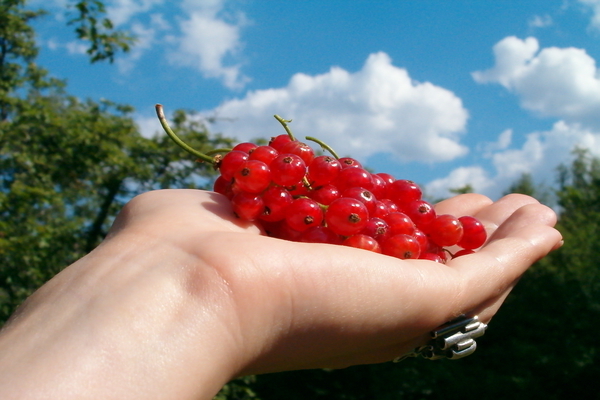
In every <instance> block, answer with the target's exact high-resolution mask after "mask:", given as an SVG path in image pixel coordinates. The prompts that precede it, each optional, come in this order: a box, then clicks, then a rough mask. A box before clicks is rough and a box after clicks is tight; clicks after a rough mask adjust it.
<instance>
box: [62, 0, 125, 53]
mask: <svg viewBox="0 0 600 400" xmlns="http://www.w3.org/2000/svg"><path fill="white" fill-rule="evenodd" d="M70 7H71V8H72V9H73V10H75V15H74V16H72V18H71V19H70V20H69V25H74V26H75V33H76V34H77V38H78V39H81V40H84V41H87V42H89V48H88V50H87V53H88V55H89V56H90V61H91V62H92V63H94V62H97V61H102V60H108V61H110V62H111V63H112V62H113V61H114V57H115V54H116V53H117V52H119V51H125V52H127V51H129V50H130V48H131V45H132V44H133V43H134V42H135V38H134V37H133V36H132V35H131V34H129V33H128V32H124V31H120V30H116V29H115V27H114V26H113V23H112V21H111V20H110V19H108V18H106V17H104V14H105V13H106V9H105V7H104V3H103V2H101V1H98V0H81V1H77V2H76V3H75V4H72V5H70Z"/></svg>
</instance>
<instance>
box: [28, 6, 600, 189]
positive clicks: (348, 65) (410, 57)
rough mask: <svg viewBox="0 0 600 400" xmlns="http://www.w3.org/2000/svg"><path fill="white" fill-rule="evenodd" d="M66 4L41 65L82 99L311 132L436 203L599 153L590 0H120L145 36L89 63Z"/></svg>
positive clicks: (154, 127) (142, 112)
mask: <svg viewBox="0 0 600 400" xmlns="http://www.w3.org/2000/svg"><path fill="white" fill-rule="evenodd" d="M67 2H68V1H66V0H44V1H41V0H35V1H31V2H30V3H31V4H32V5H40V6H42V7H44V8H47V9H49V10H51V13H50V14H49V15H48V16H47V17H45V18H44V19H43V20H41V21H39V22H37V23H36V28H37V29H38V34H39V38H38V41H39V45H40V47H41V49H42V51H41V54H40V58H39V62H40V64H42V65H44V66H45V67H47V68H48V69H49V70H50V71H51V72H52V74H53V75H55V76H57V77H59V78H65V79H67V81H68V90H69V91H70V92H71V93H72V94H74V95H77V96H80V97H81V98H93V99H100V98H107V99H110V100H113V101H116V102H118V103H124V104H130V105H132V106H134V107H135V108H136V110H137V111H136V115H135V117H136V120H137V121H138V123H139V125H140V127H141V129H142V131H143V132H144V134H146V135H152V134H156V132H159V134H160V130H159V125H158V122H157V120H156V118H155V116H154V104H156V103H161V104H163V105H164V106H165V109H166V111H167V113H169V112H170V111H173V110H175V109H178V108H184V109H189V110H196V111H199V112H200V115H203V116H209V117H214V116H216V117H218V119H217V121H218V122H217V123H216V124H214V125H211V126H210V128H211V130H212V131H214V132H222V133H224V134H226V135H228V136H232V137H236V138H238V139H239V140H240V141H246V140H251V139H253V138H257V137H266V138H268V137H270V136H273V135H277V134H280V133H282V130H281V127H280V126H279V124H278V123H277V122H276V121H275V120H274V119H273V114H279V115H281V116H283V117H284V118H290V119H293V123H292V129H293V130H294V132H295V133H296V134H297V136H300V137H303V136H316V137H319V138H321V139H322V140H324V141H325V142H327V143H329V144H330V145H332V146H333V147H334V148H335V149H336V150H337V151H338V153H340V154H343V155H352V156H355V157H357V158H358V159H359V160H360V161H362V162H363V163H365V164H366V165H367V166H369V167H370V168H372V169H374V170H375V171H377V172H388V173H391V174H393V175H394V176H396V177H397V178H406V179H412V180H415V181H417V182H418V183H419V184H421V185H422V186H423V187H424V188H425V190H426V192H427V193H428V194H429V195H430V196H432V197H443V196H447V195H448V189H449V188H456V187H461V186H464V185H465V184H470V185H472V186H473V187H474V188H475V190H476V191H477V192H480V193H484V194H487V195H489V196H491V197H493V198H497V197H499V196H500V194H501V193H502V192H503V191H504V190H506V188H507V187H508V185H510V184H511V183H512V182H514V181H515V180H516V179H518V178H519V177H520V176H521V174H522V173H531V174H532V175H533V176H534V177H535V178H536V180H537V181H538V182H541V183H544V184H547V185H550V184H552V183H553V181H554V178H555V176H556V173H555V171H556V167H557V165H559V164H560V163H567V162H569V158H570V154H571V150H572V149H573V148H574V147H575V146H580V147H586V148H589V149H590V151H591V152H592V153H593V154H596V155H600V72H599V70H598V66H597V64H596V62H597V61H596V60H598V59H600V0H528V1H522V0H497V1H476V0H470V1H467V0H453V1H447V0H421V1H417V0H413V1H350V0H346V1H337V0H330V1H323V0H321V1H317V0H306V1H274V0H273V1H268V0H263V1H258V0H181V1H176V0H171V1H166V0H114V1H106V4H107V7H108V14H109V17H110V18H111V19H112V20H113V22H115V23H116V24H117V26H118V27H120V28H124V29H130V30H131V31H133V32H134V33H135V34H137V36H138V38H139V41H138V44H137V45H136V46H135V47H134V48H133V50H132V51H131V52H130V53H129V54H125V55H121V56H119V57H118V59H117V60H116V62H115V63H114V64H112V65H110V64H97V65H91V64H90V63H89V61H88V59H87V58H86V56H85V54H83V47H82V45H81V44H77V42H75V40H74V36H73V33H72V32H71V31H70V30H69V28H68V27H66V26H65V24H64V21H65V15H64V10H65V3H67Z"/></svg>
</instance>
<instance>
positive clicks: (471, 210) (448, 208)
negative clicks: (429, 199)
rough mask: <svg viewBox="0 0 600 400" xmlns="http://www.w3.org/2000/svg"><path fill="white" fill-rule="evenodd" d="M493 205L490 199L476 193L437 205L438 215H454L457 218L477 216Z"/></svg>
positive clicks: (453, 198) (463, 195) (459, 196)
mask: <svg viewBox="0 0 600 400" xmlns="http://www.w3.org/2000/svg"><path fill="white" fill-rule="evenodd" d="M490 204H492V200H490V199H489V198H488V197H486V196H483V195H481V194H476V193H467V194H461V195H458V196H455V197H452V198H449V199H446V200H443V201H441V202H439V203H437V204H436V205H435V212H436V213H437V214H440V215H441V214H452V215H455V216H457V217H461V216H463V215H475V214H476V213H478V212H480V211H481V210H482V209H484V208H485V207H487V206H489V205H490Z"/></svg>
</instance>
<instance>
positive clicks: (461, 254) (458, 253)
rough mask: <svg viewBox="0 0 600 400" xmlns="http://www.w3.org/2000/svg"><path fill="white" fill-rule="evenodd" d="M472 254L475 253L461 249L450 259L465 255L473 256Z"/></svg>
mask: <svg viewBox="0 0 600 400" xmlns="http://www.w3.org/2000/svg"><path fill="white" fill-rule="evenodd" d="M473 253H475V250H471V249H462V250H459V251H457V252H456V253H454V255H453V256H452V258H456V257H461V256H466V255H469V254H473Z"/></svg>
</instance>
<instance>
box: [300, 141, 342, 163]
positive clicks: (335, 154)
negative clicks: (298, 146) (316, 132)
mask: <svg viewBox="0 0 600 400" xmlns="http://www.w3.org/2000/svg"><path fill="white" fill-rule="evenodd" d="M306 140H310V141H311V142H315V143H318V144H319V146H321V147H322V148H323V149H325V150H327V151H328V152H330V153H331V155H332V156H334V157H335V158H336V159H338V160H339V159H340V156H338V155H337V153H336V152H335V150H333V149H332V148H331V147H330V146H329V145H328V144H326V143H325V142H323V141H322V140H320V139H317V138H314V137H311V136H307V137H306Z"/></svg>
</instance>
